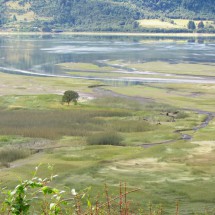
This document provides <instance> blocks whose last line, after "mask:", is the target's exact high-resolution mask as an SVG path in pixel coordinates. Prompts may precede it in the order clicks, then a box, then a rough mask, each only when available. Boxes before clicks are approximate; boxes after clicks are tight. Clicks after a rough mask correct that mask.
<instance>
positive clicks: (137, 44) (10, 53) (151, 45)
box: [0, 35, 215, 84]
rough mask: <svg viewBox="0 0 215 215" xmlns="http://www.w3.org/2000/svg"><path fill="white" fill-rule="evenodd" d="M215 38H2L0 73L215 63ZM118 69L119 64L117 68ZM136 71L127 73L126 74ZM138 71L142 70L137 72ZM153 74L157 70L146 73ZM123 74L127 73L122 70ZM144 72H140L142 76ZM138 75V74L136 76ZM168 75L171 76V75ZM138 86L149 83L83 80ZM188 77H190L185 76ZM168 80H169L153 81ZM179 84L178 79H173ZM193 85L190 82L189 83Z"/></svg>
mask: <svg viewBox="0 0 215 215" xmlns="http://www.w3.org/2000/svg"><path fill="white" fill-rule="evenodd" d="M214 47H215V39H214V38H210V39H202V38H199V39H189V40H185V39H180V40H179V39H177V38H176V39H171V40H170V39H166V40H165V38H157V39H152V38H145V37H127V36H126V37H122V36H121V37H119V36H61V35H58V36H54V37H53V36H51V35H48V36H47V35H45V36H42V37H39V36H10V37H4V36H2V37H0V70H1V71H5V72H15V73H25V74H30V73H31V74H35V75H36V74H38V75H47V76H55V75H57V76H62V77H70V76H71V74H70V75H69V74H68V73H66V70H65V69H63V68H60V67H57V66H56V64H59V63H64V62H82V63H93V64H96V65H101V64H102V63H104V62H105V61H107V60H108V61H121V62H129V63H132V64H135V63H144V62H151V61H163V62H169V63H172V64H178V63H195V64H197V63H204V64H211V63H215V60H214V59H215V58H214V56H215V48H214ZM116 66H117V65H116ZM128 72H133V71H132V70H129V69H127V70H124V73H128ZM136 72H138V71H136ZM143 72H145V73H146V72H148V73H149V74H150V72H153V71H143ZM122 73H123V71H122ZM140 74H141V73H139V75H140ZM133 75H134V74H133ZM167 75H168V74H167ZM76 78H94V79H98V80H103V79H104V80H106V81H114V82H115V81H116V82H117V81H123V83H127V82H132V83H134V84H138V83H142V82H148V81H150V79H145V78H139V76H138V78H135V77H131V78H121V77H118V78H117V77H114V78H112V79H111V78H106V77H88V76H86V77H83V76H78V75H76ZM185 78H186V77H185ZM162 80H163V81H164V82H165V81H168V79H165V77H164V78H163V79H162V78H161V79H160V78H154V79H152V78H151V81H152V82H160V81H162ZM171 81H172V82H174V83H177V82H178V81H177V77H176V78H175V79H171ZM188 82H189V80H188Z"/></svg>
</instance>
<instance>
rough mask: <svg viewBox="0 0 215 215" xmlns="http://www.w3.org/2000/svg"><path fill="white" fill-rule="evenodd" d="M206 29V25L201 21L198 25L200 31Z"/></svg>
mask: <svg viewBox="0 0 215 215" xmlns="http://www.w3.org/2000/svg"><path fill="white" fill-rule="evenodd" d="M204 27H205V25H204V23H203V22H202V21H201V22H199V24H198V29H203V28H204Z"/></svg>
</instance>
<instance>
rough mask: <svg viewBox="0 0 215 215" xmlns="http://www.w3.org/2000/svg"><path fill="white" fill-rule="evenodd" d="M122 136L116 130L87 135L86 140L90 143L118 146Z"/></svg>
mask: <svg viewBox="0 0 215 215" xmlns="http://www.w3.org/2000/svg"><path fill="white" fill-rule="evenodd" d="M122 140H123V138H122V136H120V135H119V134H118V133H116V132H105V133H98V134H93V135H91V136H89V137H88V139H87V142H88V143H89V144H90V145H115V146H119V145H120V144H121V142H122Z"/></svg>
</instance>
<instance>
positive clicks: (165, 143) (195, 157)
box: [0, 63, 215, 214]
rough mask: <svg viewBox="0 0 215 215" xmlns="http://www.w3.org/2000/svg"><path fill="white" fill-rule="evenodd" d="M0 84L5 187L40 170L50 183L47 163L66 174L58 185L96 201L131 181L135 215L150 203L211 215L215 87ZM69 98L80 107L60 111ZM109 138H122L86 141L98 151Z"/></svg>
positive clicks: (60, 81) (5, 77)
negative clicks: (75, 96)
mask: <svg viewBox="0 0 215 215" xmlns="http://www.w3.org/2000/svg"><path fill="white" fill-rule="evenodd" d="M110 64H111V63H110ZM67 66H68V67H69V66H71V64H70V65H67ZM73 66H74V65H73ZM86 66H87V67H88V65H85V64H80V65H78V64H76V65H75V69H76V70H79V71H80V70H84V69H86ZM133 66H134V65H132V67H133ZM138 67H140V66H139V65H138ZM89 68H90V70H94V71H98V72H99V68H98V67H96V66H90V67H89ZM105 70H106V71H112V69H110V67H108V66H107V67H105ZM169 72H170V71H169ZM208 72H209V73H208V74H209V75H211V73H212V71H211V69H210V67H209V69H208ZM0 76H1V78H0V85H1V88H0V94H1V96H0V107H1V111H0V118H1V121H0V155H1V156H0V163H1V169H0V178H1V185H2V187H5V186H8V187H9V188H11V187H13V186H14V185H15V184H17V181H19V180H20V179H21V178H22V179H26V178H30V177H31V172H32V171H33V169H34V168H35V166H37V165H38V164H42V165H41V167H40V169H39V175H41V176H43V177H46V176H47V175H48V173H47V163H49V164H52V165H54V172H55V173H56V174H58V175H59V177H57V179H56V180H55V183H56V186H58V187H62V188H63V189H71V188H75V189H76V190H77V191H79V190H82V189H83V188H85V187H88V186H92V191H91V194H90V195H91V197H92V198H93V196H95V195H96V194H98V193H99V192H100V193H101V192H102V190H103V188H104V184H105V183H106V184H107V185H108V186H109V189H110V190H111V192H113V193H114V192H115V193H117V192H118V187H119V183H120V182H123V183H124V182H126V183H127V186H128V188H129V189H130V188H131V189H132V188H140V189H141V190H140V191H138V192H136V193H133V194H131V196H130V198H131V199H132V201H133V202H134V204H133V205H134V210H135V208H141V207H142V208H144V207H145V208H146V207H148V204H149V203H150V202H151V203H152V204H153V205H160V204H161V205H163V208H164V211H165V214H173V213H175V205H176V202H179V205H180V213H181V214H194V212H199V213H198V214H206V212H208V213H211V214H213V213H214V211H213V210H214V201H215V195H214V191H213V187H214V185H215V181H214V177H215V167H214V162H215V133H214V130H215V121H214V102H215V100H214V95H215V88H214V85H213V84H171V83H153V84H152V83H151V84H150V83H148V84H143V85H131V86H124V85H122V84H118V85H115V86H113V85H112V86H110V85H108V84H106V86H102V85H104V84H102V82H99V81H93V80H91V81H86V80H85V81H82V80H77V79H66V78H45V77H32V76H20V75H10V74H5V73H1V74H0ZM68 89H73V90H76V91H78V92H79V94H80V96H81V97H80V100H79V102H78V105H73V104H70V105H69V106H68V105H65V104H62V102H61V99H62V94H63V92H64V91H65V90H68ZM107 136H108V137H110V136H112V137H113V139H114V138H116V136H117V137H120V138H119V139H117V140H118V141H116V145H109V144H107V145H103V144H102V145H94V144H93V145H92V141H91V142H90V141H89V139H90V138H91V140H92V139H93V141H94V142H96V141H97V143H98V144H99V143H100V142H102V141H104V142H105V138H106V137H107ZM140 214H141V213H140Z"/></svg>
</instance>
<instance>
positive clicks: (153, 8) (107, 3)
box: [0, 0, 215, 31]
mask: <svg viewBox="0 0 215 215" xmlns="http://www.w3.org/2000/svg"><path fill="white" fill-rule="evenodd" d="M8 2H17V1H14V0H13V1H11V0H10V1H9V0H0V4H1V7H0V25H1V24H3V23H5V22H6V19H8V14H10V12H11V9H10V8H7V10H8V12H7V13H4V11H5V7H6V6H7V3H8ZM18 2H19V5H20V6H24V5H25V4H26V3H30V4H29V5H30V8H29V9H28V11H29V10H30V11H32V12H34V14H36V15H37V17H49V19H47V20H46V21H45V22H44V21H41V20H40V19H39V18H38V19H35V20H34V24H31V26H39V27H41V26H43V27H44V26H45V27H44V28H45V29H46V30H48V29H49V28H53V26H55V27H58V28H59V27H61V28H66V27H68V28H71V27H72V28H73V29H75V30H76V31H78V30H80V31H83V30H85V31H88V30H97V31H118V30H122V31H140V28H139V24H138V23H137V22H136V20H139V19H155V18H156V19H164V18H168V19H196V20H206V19H210V20H214V19H215V4H214V0H204V1H202V0H37V1H35V0H19V1H18ZM12 12H14V10H12ZM18 13H22V10H19V11H18ZM14 20H16V18H15V17H14Z"/></svg>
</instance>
